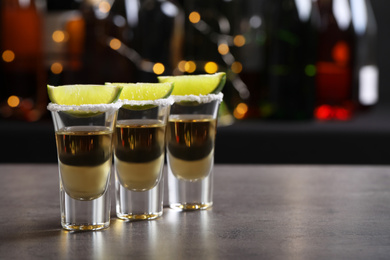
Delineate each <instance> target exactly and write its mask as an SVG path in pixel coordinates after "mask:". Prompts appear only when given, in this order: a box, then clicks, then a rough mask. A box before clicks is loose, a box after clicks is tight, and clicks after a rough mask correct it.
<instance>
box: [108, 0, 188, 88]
mask: <svg viewBox="0 0 390 260" xmlns="http://www.w3.org/2000/svg"><path fill="white" fill-rule="evenodd" d="M183 19H184V17H183V13H182V10H181V7H180V6H179V5H178V4H177V3H176V2H175V1H172V0H171V1H168V0H161V1H157V0H141V1H139V0H115V1H114V2H113V5H112V8H111V10H110V13H109V17H108V28H109V29H108V30H106V35H107V36H109V37H113V38H116V39H118V40H119V41H120V42H121V43H120V44H121V46H120V47H119V48H118V49H116V51H117V54H119V55H122V57H123V58H125V59H127V62H130V63H131V64H132V66H133V71H134V73H133V79H132V81H142V82H146V81H148V82H155V81H157V78H156V75H161V74H173V71H174V69H175V68H176V67H177V64H178V63H179V61H180V60H181V59H182V42H183V37H184V28H183V26H184V25H183Z"/></svg>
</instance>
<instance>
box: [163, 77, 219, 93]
mask: <svg viewBox="0 0 390 260" xmlns="http://www.w3.org/2000/svg"><path fill="white" fill-rule="evenodd" d="M157 78H158V80H159V82H173V83H174V84H175V88H174V89H173V91H172V95H207V94H218V93H219V92H221V91H222V89H223V87H224V86H225V83H226V73H225V72H217V73H215V74H200V75H181V76H159V77H157Z"/></svg>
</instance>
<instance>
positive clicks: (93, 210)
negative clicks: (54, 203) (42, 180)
mask: <svg viewBox="0 0 390 260" xmlns="http://www.w3.org/2000/svg"><path fill="white" fill-rule="evenodd" d="M108 186H109V185H107V188H106V191H105V192H104V194H103V195H102V196H100V197H99V198H97V199H94V200H83V201H82V200H75V199H73V198H71V197H70V196H69V195H68V194H67V193H66V192H65V190H64V188H63V186H62V183H61V182H60V204H61V225H62V227H63V228H64V229H66V230H69V231H93V230H101V229H104V228H107V227H108V226H109V225H110V208H111V199H110V192H108V191H109V187H108Z"/></svg>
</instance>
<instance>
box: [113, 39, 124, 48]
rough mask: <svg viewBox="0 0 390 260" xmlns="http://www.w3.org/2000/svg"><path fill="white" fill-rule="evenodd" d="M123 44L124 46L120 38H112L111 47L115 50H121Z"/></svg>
mask: <svg viewBox="0 0 390 260" xmlns="http://www.w3.org/2000/svg"><path fill="white" fill-rule="evenodd" d="M121 46H122V43H121V41H120V40H118V39H116V38H115V39H112V40H111V41H110V47H111V49H113V50H119V49H120V47H121Z"/></svg>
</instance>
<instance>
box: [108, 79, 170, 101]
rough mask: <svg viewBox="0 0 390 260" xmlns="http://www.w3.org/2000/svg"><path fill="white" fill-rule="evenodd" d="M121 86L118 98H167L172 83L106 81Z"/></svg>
mask: <svg viewBox="0 0 390 260" xmlns="http://www.w3.org/2000/svg"><path fill="white" fill-rule="evenodd" d="M106 85H107V86H110V85H114V86H120V87H123V90H122V93H121V94H120V96H119V99H121V100H124V99H128V100H156V99H160V98H167V97H169V96H170V95H171V93H172V90H173V83H169V82H168V83H106Z"/></svg>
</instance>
